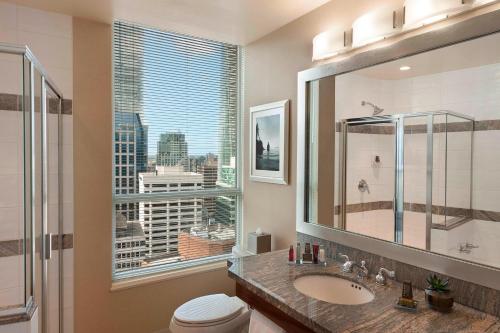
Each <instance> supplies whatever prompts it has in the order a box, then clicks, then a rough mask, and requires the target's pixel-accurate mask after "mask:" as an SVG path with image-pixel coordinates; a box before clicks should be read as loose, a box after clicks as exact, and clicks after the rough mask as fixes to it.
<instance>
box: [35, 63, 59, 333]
mask: <svg viewBox="0 0 500 333" xmlns="http://www.w3.org/2000/svg"><path fill="white" fill-rule="evenodd" d="M33 76H34V80H33V83H32V87H33V93H34V94H33V95H34V96H33V102H34V104H33V105H34V109H33V111H32V127H33V128H32V141H31V145H32V146H33V147H34V158H33V160H32V179H33V180H34V181H33V184H34V205H33V207H32V209H33V226H34V239H35V256H34V258H33V259H34V270H33V271H34V273H35V281H34V299H35V302H36V304H37V305H38V321H39V326H38V327H39V332H42V333H58V332H59V331H60V330H59V327H60V311H59V309H60V306H59V304H60V281H61V278H60V262H59V250H58V249H59V248H61V247H60V246H59V245H60V244H61V243H62V242H61V239H58V237H61V236H59V235H60V220H59V214H60V212H59V209H60V208H59V115H60V98H59V97H58V96H57V94H55V93H54V92H53V90H52V89H51V88H50V87H49V86H48V84H47V82H46V81H45V78H44V77H43V76H42V75H41V74H40V73H39V72H38V71H37V70H36V69H35V70H34V71H33Z"/></svg>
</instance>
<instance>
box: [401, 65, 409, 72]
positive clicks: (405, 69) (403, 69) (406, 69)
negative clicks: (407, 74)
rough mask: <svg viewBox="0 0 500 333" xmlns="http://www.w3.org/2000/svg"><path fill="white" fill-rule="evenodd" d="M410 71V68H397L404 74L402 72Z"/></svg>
mask: <svg viewBox="0 0 500 333" xmlns="http://www.w3.org/2000/svg"><path fill="white" fill-rule="evenodd" d="M410 69H411V67H410V66H401V67H399V70H400V71H403V72H404V71H409V70H410Z"/></svg>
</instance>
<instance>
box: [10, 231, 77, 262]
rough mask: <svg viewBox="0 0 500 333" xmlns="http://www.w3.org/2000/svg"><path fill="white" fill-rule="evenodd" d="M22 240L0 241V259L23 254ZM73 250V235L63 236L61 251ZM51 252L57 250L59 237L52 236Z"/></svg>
mask: <svg viewBox="0 0 500 333" xmlns="http://www.w3.org/2000/svg"><path fill="white" fill-rule="evenodd" d="M23 244H24V240H23V239H13V240H5V241H0V258H3V257H12V256H19V255H22V254H23ZM72 248H73V234H64V235H63V237H62V249H63V250H67V249H72ZM52 250H59V235H57V234H56V235H52Z"/></svg>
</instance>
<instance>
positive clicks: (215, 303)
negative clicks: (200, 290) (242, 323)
mask: <svg viewBox="0 0 500 333" xmlns="http://www.w3.org/2000/svg"><path fill="white" fill-rule="evenodd" d="M242 308H243V304H242V302H241V301H239V300H238V299H236V298H232V297H229V296H227V295H225V294H214V295H207V296H202V297H198V298H195V299H192V300H190V301H188V302H186V303H184V304H182V305H181V306H180V307H178V308H177V310H175V312H174V318H175V320H177V321H178V322H183V323H187V324H210V323H217V322H221V321H228V320H230V319H232V318H234V317H236V316H238V315H239V313H240V312H241V309H242Z"/></svg>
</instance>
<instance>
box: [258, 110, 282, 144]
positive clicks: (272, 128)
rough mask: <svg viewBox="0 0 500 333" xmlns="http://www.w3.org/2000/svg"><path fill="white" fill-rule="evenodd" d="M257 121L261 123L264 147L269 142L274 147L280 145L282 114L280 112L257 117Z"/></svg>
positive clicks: (260, 128) (260, 130) (260, 131)
mask: <svg viewBox="0 0 500 333" xmlns="http://www.w3.org/2000/svg"><path fill="white" fill-rule="evenodd" d="M256 123H257V124H258V125H259V134H260V139H261V140H262V143H263V144H264V148H266V147H267V143H268V142H269V145H270V146H271V147H272V148H279V146H280V116H279V115H278V114H276V115H272V116H266V117H257V118H256Z"/></svg>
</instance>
